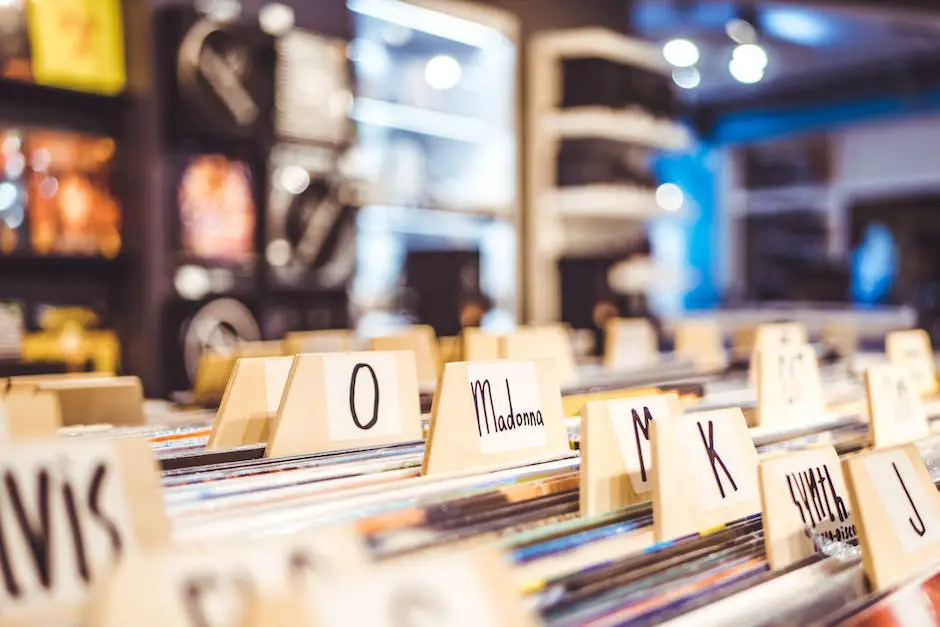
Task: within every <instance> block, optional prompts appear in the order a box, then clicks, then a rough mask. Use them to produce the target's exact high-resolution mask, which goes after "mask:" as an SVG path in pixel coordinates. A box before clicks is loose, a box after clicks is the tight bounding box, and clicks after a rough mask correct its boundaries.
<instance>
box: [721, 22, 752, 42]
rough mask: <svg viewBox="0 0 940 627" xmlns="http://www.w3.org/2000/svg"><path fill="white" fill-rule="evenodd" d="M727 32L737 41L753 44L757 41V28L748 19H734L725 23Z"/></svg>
mask: <svg viewBox="0 0 940 627" xmlns="http://www.w3.org/2000/svg"><path fill="white" fill-rule="evenodd" d="M725 33H727V34H728V37H730V38H731V39H732V40H733V41H734V42H735V43H739V44H752V43H754V42H755V41H757V30H756V29H755V28H754V25H753V24H751V23H750V22H748V21H747V20H742V19H734V20H729V21H728V23H727V24H725Z"/></svg>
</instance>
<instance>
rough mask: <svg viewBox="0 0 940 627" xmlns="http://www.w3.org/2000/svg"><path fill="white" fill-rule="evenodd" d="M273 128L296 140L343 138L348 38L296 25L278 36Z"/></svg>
mask: <svg viewBox="0 0 940 627" xmlns="http://www.w3.org/2000/svg"><path fill="white" fill-rule="evenodd" d="M276 80H277V83H276V86H277V89H276V109H275V114H274V115H275V119H274V124H275V130H276V132H277V135H278V136H279V137H282V138H284V139H290V140H295V141H304V142H319V143H326V144H343V143H345V142H347V141H348V140H349V137H350V134H351V131H352V128H351V125H350V120H349V109H350V107H351V106H352V91H351V89H352V87H351V85H350V72H349V62H348V60H347V58H346V42H344V41H342V40H337V39H331V38H327V37H323V36H321V35H318V34H316V33H312V32H308V31H301V30H294V31H291V32H289V33H287V34H286V35H284V36H282V37H280V38H279V39H278V41H277V69H276Z"/></svg>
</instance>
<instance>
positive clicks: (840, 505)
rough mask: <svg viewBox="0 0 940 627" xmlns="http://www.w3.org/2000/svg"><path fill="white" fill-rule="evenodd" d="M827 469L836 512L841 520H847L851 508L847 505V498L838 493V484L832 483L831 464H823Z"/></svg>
mask: <svg viewBox="0 0 940 627" xmlns="http://www.w3.org/2000/svg"><path fill="white" fill-rule="evenodd" d="M823 468H825V469H826V478H827V479H829V489H830V490H831V491H832V500H833V502H834V503H835V506H836V512H837V513H838V514H839V522H845V521H847V520H848V519H849V510H848V508H847V507H846V506H845V500H844V499H843V498H842V497H841V496H839V495H838V494H836V486H835V484H833V483H832V476H831V475H830V474H829V466H823Z"/></svg>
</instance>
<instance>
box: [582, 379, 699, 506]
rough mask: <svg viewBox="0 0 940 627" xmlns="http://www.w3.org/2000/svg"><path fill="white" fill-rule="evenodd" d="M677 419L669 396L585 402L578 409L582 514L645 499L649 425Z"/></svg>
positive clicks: (648, 493) (647, 495) (676, 407)
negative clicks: (582, 406) (579, 419)
mask: <svg viewBox="0 0 940 627" xmlns="http://www.w3.org/2000/svg"><path fill="white" fill-rule="evenodd" d="M681 415H682V406H681V404H680V403H679V397H678V396H676V395H675V394H668V395H667V394H663V395H659V396H645V397H639V398H624V399H619V400H610V401H597V402H593V403H588V404H587V405H585V406H584V408H583V409H582V410H581V490H580V505H581V515H582V516H593V515H597V514H604V513H607V512H611V511H614V510H617V509H621V508H623V507H626V506H628V505H632V504H634V503H640V502H643V501H648V500H650V497H651V492H652V477H651V476H650V475H651V474H652V471H653V461H652V452H651V449H650V444H649V431H650V422H652V421H654V420H670V419H672V418H675V417H678V416H681Z"/></svg>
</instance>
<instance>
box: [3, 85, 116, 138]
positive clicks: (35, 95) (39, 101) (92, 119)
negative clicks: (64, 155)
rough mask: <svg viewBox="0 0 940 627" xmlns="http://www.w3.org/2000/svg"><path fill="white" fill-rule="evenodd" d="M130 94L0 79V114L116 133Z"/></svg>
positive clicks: (22, 121) (13, 121)
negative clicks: (100, 92) (72, 88)
mask: <svg viewBox="0 0 940 627" xmlns="http://www.w3.org/2000/svg"><path fill="white" fill-rule="evenodd" d="M129 102H130V97H129V96H128V95H127V93H120V94H115V95H106V94H96V93H89V92H81V91H74V90H70V89H62V88H59V87H49V86H47V85H39V84H37V83H30V82H26V81H17V80H11V79H7V78H0V115H2V117H3V119H4V120H5V121H6V122H7V123H8V124H34V125H40V126H50V125H53V126H54V125H65V126H70V127H75V128H87V129H88V130H101V131H111V132H116V129H119V128H120V126H119V125H120V124H121V123H122V121H123V118H124V112H125V111H126V110H127V105H128V103H129Z"/></svg>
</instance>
